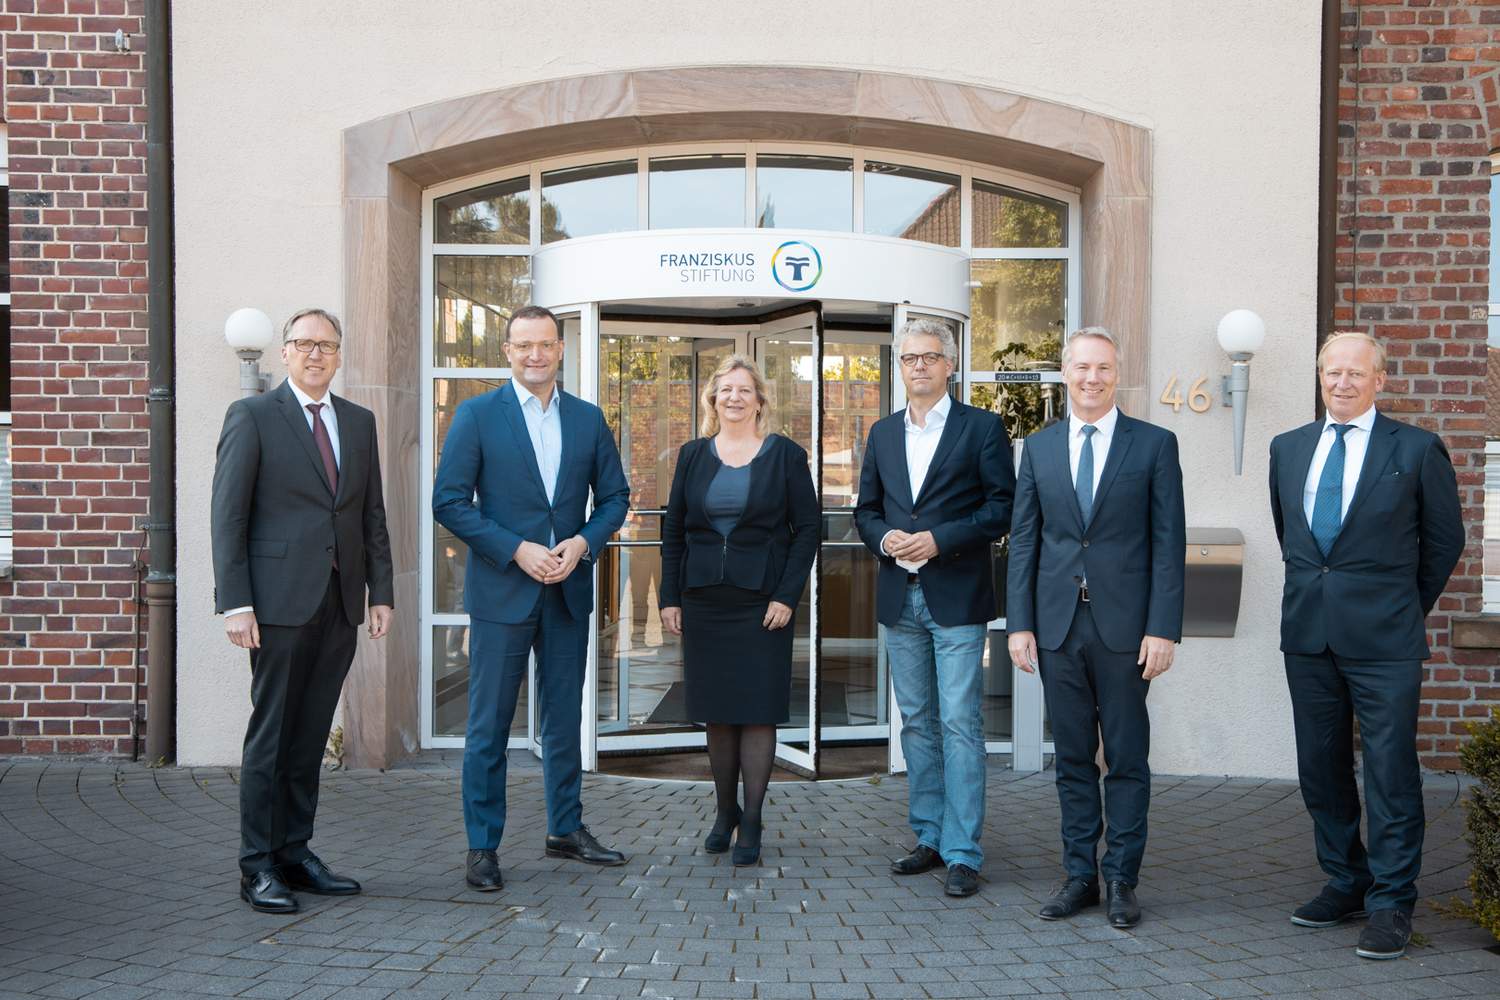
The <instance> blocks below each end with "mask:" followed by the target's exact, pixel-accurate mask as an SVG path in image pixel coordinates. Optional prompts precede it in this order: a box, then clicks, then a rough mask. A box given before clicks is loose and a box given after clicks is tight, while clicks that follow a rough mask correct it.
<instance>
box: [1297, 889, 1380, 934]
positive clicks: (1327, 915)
mask: <svg viewBox="0 0 1500 1000" xmlns="http://www.w3.org/2000/svg"><path fill="white" fill-rule="evenodd" d="M1364 915H1365V900H1364V897H1363V896H1346V895H1344V894H1343V893H1342V892H1339V891H1337V890H1335V889H1330V888H1327V887H1326V886H1325V887H1324V889H1323V891H1322V892H1320V893H1318V898H1316V899H1314V900H1312V901H1310V902H1307V903H1303V904H1302V905H1301V906H1299V907H1297V908H1296V909H1295V910H1293V911H1292V923H1294V924H1296V925H1297V926H1298V927H1336V926H1338V925H1339V924H1341V923H1343V922H1344V921H1346V920H1358V919H1359V918H1360V917H1363V916H1364Z"/></svg>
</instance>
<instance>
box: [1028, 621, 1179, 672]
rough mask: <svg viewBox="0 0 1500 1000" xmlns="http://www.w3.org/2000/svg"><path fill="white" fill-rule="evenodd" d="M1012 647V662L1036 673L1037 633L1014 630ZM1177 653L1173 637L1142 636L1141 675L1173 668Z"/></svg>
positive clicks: (1139, 660) (1138, 663) (1138, 657)
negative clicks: (1173, 660) (1173, 658)
mask: <svg viewBox="0 0 1500 1000" xmlns="http://www.w3.org/2000/svg"><path fill="white" fill-rule="evenodd" d="M1006 645H1007V646H1008V647H1009V649H1010V662H1011V663H1013V664H1015V665H1016V666H1017V667H1019V668H1020V669H1022V670H1024V671H1026V672H1027V673H1028V674H1034V673H1036V664H1037V659H1036V633H1034V632H1012V633H1011V634H1010V638H1009V639H1008V640H1007V641H1006ZM1176 653H1177V644H1176V643H1175V642H1173V641H1172V640H1171V639H1162V638H1160V637H1158V636H1154V635H1148V636H1143V637H1142V638H1141V651H1140V653H1139V654H1137V656H1136V660H1135V662H1136V666H1139V667H1144V668H1145V669H1143V670H1142V671H1141V677H1143V678H1144V679H1146V680H1148V681H1149V680H1151V679H1153V678H1155V677H1159V676H1161V675H1162V674H1164V673H1166V672H1167V671H1168V670H1170V669H1172V657H1173V656H1175V655H1176Z"/></svg>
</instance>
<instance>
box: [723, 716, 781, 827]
mask: <svg viewBox="0 0 1500 1000" xmlns="http://www.w3.org/2000/svg"><path fill="white" fill-rule="evenodd" d="M775 757H776V727H775V726H737V725H734V724H732V723H727V722H710V723H709V724H708V763H709V767H710V768H711V769H712V770H713V775H714V794H715V795H716V796H717V797H718V810H719V811H718V816H717V817H716V818H715V820H714V832H716V833H720V834H724V833H728V832H729V830H730V828H731V827H733V826H734V825H735V813H736V811H737V810H738V808H739V806H738V804H737V802H736V800H737V798H738V793H739V784H740V779H741V778H742V777H743V778H744V781H745V808H744V815H743V816H742V817H741V818H740V821H739V825H740V840H741V841H744V842H746V843H751V844H759V843H760V810H761V806H762V805H764V804H765V801H766V787H767V786H768V785H769V784H770V783H771V765H772V763H773V762H774V760H775ZM747 833H748V834H749V836H748V837H747V836H746V834H747Z"/></svg>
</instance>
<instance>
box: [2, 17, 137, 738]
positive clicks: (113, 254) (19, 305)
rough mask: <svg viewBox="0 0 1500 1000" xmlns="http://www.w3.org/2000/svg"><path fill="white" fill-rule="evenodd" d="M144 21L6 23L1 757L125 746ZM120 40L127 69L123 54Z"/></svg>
mask: <svg viewBox="0 0 1500 1000" xmlns="http://www.w3.org/2000/svg"><path fill="white" fill-rule="evenodd" d="M143 13H144V3H142V2H140V0H129V2H127V0H4V6H3V13H0V31H3V34H4V67H5V106H4V116H5V118H6V120H7V122H8V124H9V128H10V149H9V156H10V227H11V228H10V239H11V243H10V253H11V259H12V263H13V273H12V279H11V295H12V299H11V306H12V313H11V320H12V334H11V337H12V345H13V346H12V359H13V367H12V378H13V383H12V389H13V394H14V400H13V403H12V406H13V411H12V412H13V433H12V438H11V441H12V448H13V451H12V461H13V462H14V474H15V487H14V498H15V539H14V540H15V571H14V578H13V579H12V580H9V581H0V753H117V754H118V753H128V752H129V751H130V748H131V741H130V718H131V714H132V704H133V703H132V691H131V683H132V680H133V679H134V677H135V675H136V668H135V666H134V655H135V653H134V651H135V647H136V639H135V634H136V628H135V623H136V579H137V569H136V564H137V559H138V558H139V549H140V546H141V544H142V541H143V539H142V535H141V528H142V525H143V523H144V522H145V515H146V498H147V469H148V466H147V445H148V442H147V420H146V390H147V382H146V379H147V374H146V346H145V345H146V245H145V239H146V229H145V226H146V194H145V190H146V186H145V156H146V141H145V140H146V137H145V116H146V109H145V106H144V105H145V73H144V67H143V62H142V52H143V50H144V48H145V43H144V39H143V38H142V37H141V30H142V29H141V18H142V15H143ZM116 28H123V29H124V30H125V31H126V32H127V33H129V34H131V35H132V36H133V37H132V39H131V42H132V50H131V51H130V52H127V53H123V54H121V53H117V52H116V51H115V47H114V32H115V29H116ZM144 661H145V656H144V652H142V654H141V670H142V671H144ZM142 696H143V697H144V691H143V694H142Z"/></svg>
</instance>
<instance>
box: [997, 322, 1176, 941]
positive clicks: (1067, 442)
mask: <svg viewBox="0 0 1500 1000" xmlns="http://www.w3.org/2000/svg"><path fill="white" fill-rule="evenodd" d="M1062 364H1063V379H1064V380H1065V381H1066V382H1067V385H1068V402H1069V415H1068V419H1067V420H1066V421H1060V422H1058V423H1056V424H1053V425H1052V426H1051V427H1047V428H1044V429H1042V430H1040V431H1037V432H1036V433H1035V434H1032V435H1031V436H1030V437H1028V438H1027V439H1026V444H1025V447H1024V448H1023V449H1022V451H1021V471H1020V475H1019V477H1018V480H1017V484H1016V510H1015V515H1014V517H1013V518H1012V520H1011V531H1010V565H1009V570H1008V579H1007V581H1006V626H1007V630H1008V631H1009V633H1010V639H1009V644H1010V657H1011V662H1013V663H1014V664H1016V666H1018V667H1020V668H1021V669H1022V670H1025V671H1028V672H1030V671H1033V670H1036V669H1037V668H1038V666H1040V669H1041V672H1042V686H1043V690H1044V692H1045V696H1046V699H1047V711H1048V713H1049V716H1050V718H1051V720H1052V738H1053V742H1054V744H1055V745H1056V758H1055V761H1054V766H1055V767H1056V769H1057V797H1058V801H1059V804H1060V805H1061V807H1062V839H1063V861H1064V868H1065V871H1066V877H1065V878H1064V879H1063V881H1062V883H1061V884H1060V885H1059V886H1058V888H1057V890H1056V891H1055V892H1054V893H1053V895H1052V898H1051V899H1049V900H1048V901H1047V903H1046V904H1044V905H1043V906H1042V908H1041V910H1040V913H1039V916H1041V917H1042V918H1043V919H1045V920H1060V919H1062V918H1064V917H1070V916H1072V915H1073V914H1075V913H1077V912H1078V911H1079V910H1081V909H1083V908H1084V907H1086V906H1093V905H1096V904H1097V903H1098V902H1099V876H1100V875H1101V874H1102V875H1103V877H1104V881H1105V882H1106V884H1107V887H1108V898H1109V922H1110V923H1111V924H1112V925H1113V926H1115V927H1133V926H1135V925H1136V924H1137V923H1139V922H1140V919H1141V908H1140V905H1139V904H1138V903H1137V902H1136V898H1135V887H1136V882H1137V881H1138V879H1139V876H1140V869H1141V858H1142V856H1143V855H1144V854H1145V851H1146V813H1147V810H1148V808H1149V807H1150V804H1151V765H1150V762H1149V760H1148V756H1149V754H1150V750H1151V717H1150V715H1149V714H1148V713H1147V711H1146V692H1147V689H1148V688H1149V687H1150V684H1151V680H1152V678H1154V677H1157V676H1159V675H1160V674H1162V673H1163V672H1165V671H1166V670H1167V669H1169V668H1170V667H1171V666H1172V658H1173V653H1174V649H1175V643H1176V642H1177V641H1178V640H1180V639H1181V638H1182V582H1183V569H1184V563H1185V562H1186V558H1187V529H1186V527H1185V521H1186V519H1185V517H1184V514H1183V503H1182V468H1181V466H1180V465H1179V464H1178V461H1177V438H1176V437H1175V436H1173V435H1172V433H1171V432H1170V431H1166V430H1163V429H1161V428H1159V427H1153V426H1152V425H1151V424H1148V423H1146V422H1144V421H1141V420H1133V419H1131V418H1130V417H1127V416H1125V415H1124V414H1123V413H1121V412H1120V411H1119V410H1118V409H1117V408H1116V407H1115V389H1116V386H1117V384H1118V381H1119V355H1118V351H1117V348H1116V345H1115V339H1114V337H1113V336H1112V335H1111V334H1110V332H1109V331H1108V330H1105V329H1104V328H1103V327H1097V326H1089V327H1084V328H1083V329H1081V330H1077V331H1075V332H1073V333H1071V334H1069V335H1068V339H1067V343H1066V344H1065V345H1064V346H1063V356H1062ZM1101 734H1102V735H1103V738H1104V760H1105V763H1106V764H1107V765H1108V767H1109V773H1108V775H1106V776H1105V778H1104V802H1103V808H1102V809H1101V806H1100V801H1099V767H1098V765H1097V764H1096V763H1095V761H1094V758H1095V755H1096V754H1097V752H1098V750H1099V738H1100V735H1101ZM1106 817H1107V818H1108V826H1107V834H1106V845H1107V849H1106V850H1105V853H1104V858H1103V860H1102V861H1096V850H1097V846H1098V843H1099V836H1100V834H1101V833H1105V832H1106V825H1105V818H1106Z"/></svg>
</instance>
